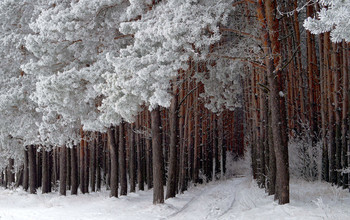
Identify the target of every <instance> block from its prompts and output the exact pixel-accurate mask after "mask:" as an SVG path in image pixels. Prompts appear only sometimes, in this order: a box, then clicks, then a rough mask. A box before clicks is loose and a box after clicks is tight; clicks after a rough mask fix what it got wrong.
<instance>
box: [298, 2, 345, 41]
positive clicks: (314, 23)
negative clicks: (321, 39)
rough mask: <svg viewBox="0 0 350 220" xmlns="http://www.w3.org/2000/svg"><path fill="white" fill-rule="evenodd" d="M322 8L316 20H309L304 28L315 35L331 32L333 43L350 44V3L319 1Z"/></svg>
mask: <svg viewBox="0 0 350 220" xmlns="http://www.w3.org/2000/svg"><path fill="white" fill-rule="evenodd" d="M316 2H318V3H319V4H320V5H321V6H322V8H321V10H320V11H319V12H318V13H317V16H316V18H310V17H309V18H307V19H306V20H305V22H304V27H305V28H306V29H307V30H309V31H311V32H312V33H313V34H320V33H324V32H328V31H330V32H331V40H332V41H333V42H341V41H342V40H345V41H347V42H350V28H349V25H350V1H347V0H317V1H316Z"/></svg>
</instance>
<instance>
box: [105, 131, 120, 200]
mask: <svg viewBox="0 0 350 220" xmlns="http://www.w3.org/2000/svg"><path fill="white" fill-rule="evenodd" d="M107 137H108V148H109V152H110V158H111V179H110V181H111V182H110V186H111V193H110V196H111V197H118V146H117V145H116V141H115V131H114V129H113V128H108V130H107Z"/></svg>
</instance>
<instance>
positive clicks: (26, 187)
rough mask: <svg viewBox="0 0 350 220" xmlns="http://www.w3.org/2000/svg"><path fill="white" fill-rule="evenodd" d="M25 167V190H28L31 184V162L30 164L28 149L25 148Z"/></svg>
mask: <svg viewBox="0 0 350 220" xmlns="http://www.w3.org/2000/svg"><path fill="white" fill-rule="evenodd" d="M23 153H24V167H23V189H24V190H25V191H27V190H28V184H29V169H28V166H29V162H28V147H25V149H24V151H23Z"/></svg>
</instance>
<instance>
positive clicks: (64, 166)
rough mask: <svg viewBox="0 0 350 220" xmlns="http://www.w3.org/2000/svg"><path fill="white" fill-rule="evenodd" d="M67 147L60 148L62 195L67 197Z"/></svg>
mask: <svg viewBox="0 0 350 220" xmlns="http://www.w3.org/2000/svg"><path fill="white" fill-rule="evenodd" d="M66 151H67V148H66V146H62V147H61V148H60V195H62V196H65V195H66V191H67V160H66V159H67V157H66Z"/></svg>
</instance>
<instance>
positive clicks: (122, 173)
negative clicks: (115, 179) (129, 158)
mask: <svg viewBox="0 0 350 220" xmlns="http://www.w3.org/2000/svg"><path fill="white" fill-rule="evenodd" d="M124 127H125V123H124V122H122V123H121V124H120V126H119V152H118V156H119V181H120V195H122V196H123V195H126V194H127V193H128V184H127V178H126V151H125V132H124Z"/></svg>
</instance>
